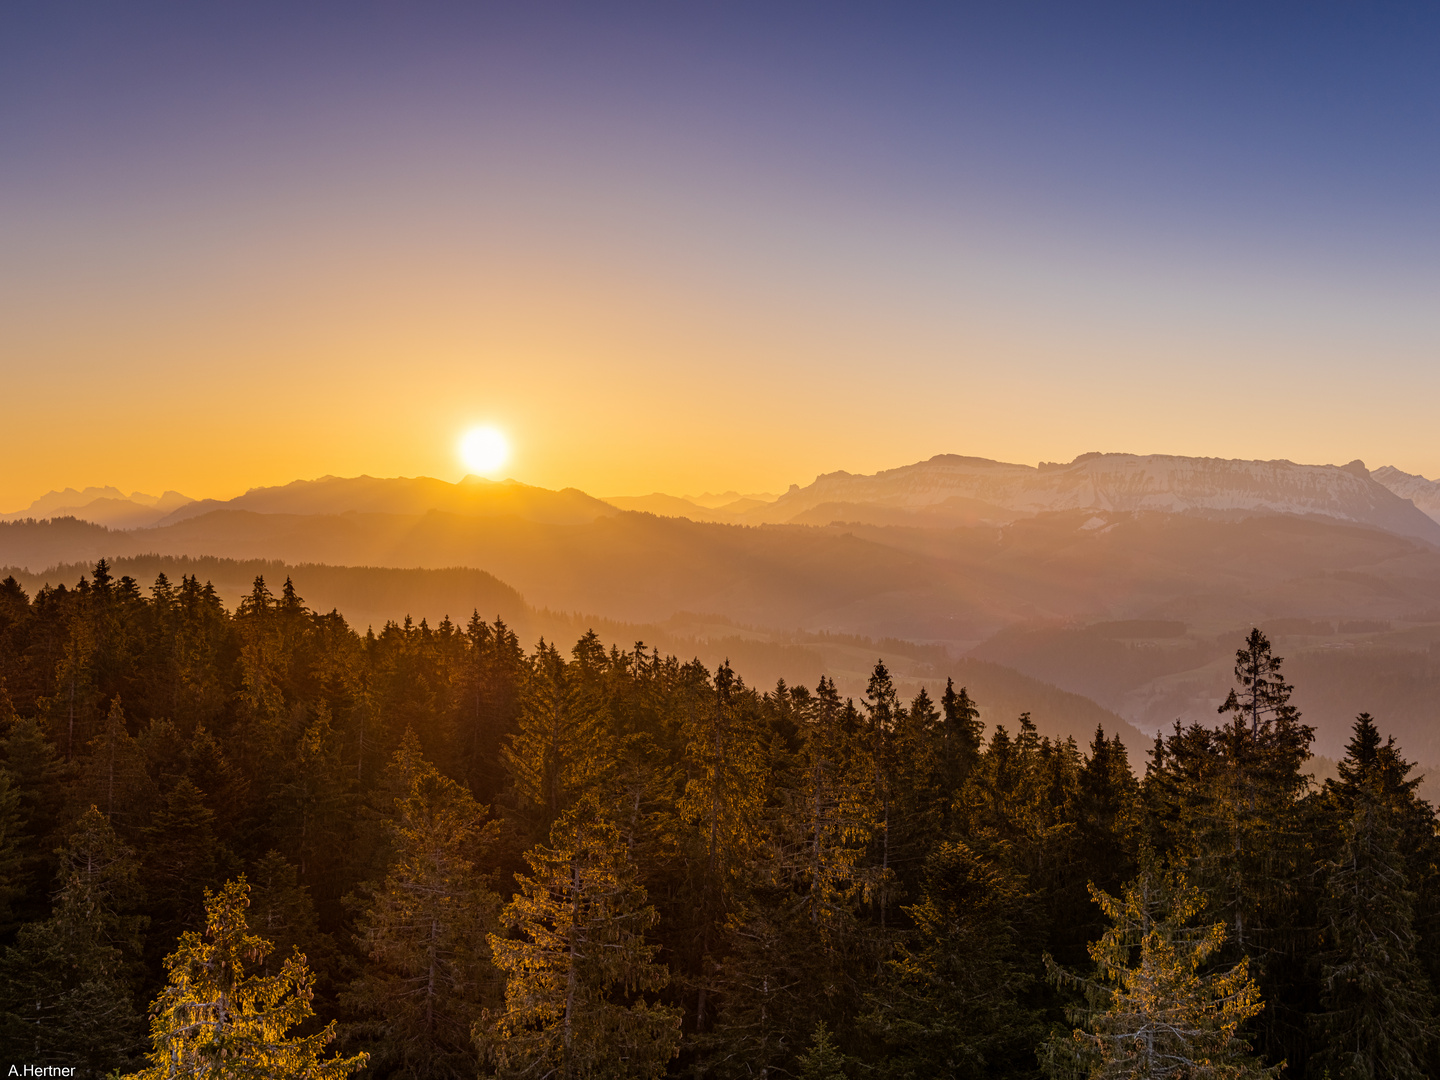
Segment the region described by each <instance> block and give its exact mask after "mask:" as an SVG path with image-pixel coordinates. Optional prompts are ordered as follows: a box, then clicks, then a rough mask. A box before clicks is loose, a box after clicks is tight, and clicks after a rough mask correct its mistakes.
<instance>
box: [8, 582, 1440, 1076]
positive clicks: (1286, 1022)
mask: <svg viewBox="0 0 1440 1080" xmlns="http://www.w3.org/2000/svg"><path fill="white" fill-rule="evenodd" d="M1236 645H1237V647H1238V648H1237V653H1236V658H1235V688H1234V692H1233V693H1232V694H1231V696H1230V698H1229V699H1227V700H1226V702H1225V703H1224V704H1223V705H1222V706H1221V711H1220V712H1219V713H1218V714H1217V716H1216V719H1215V722H1214V724H1212V725H1208V726H1207V725H1201V724H1192V725H1190V726H1188V727H1181V726H1180V725H1179V724H1178V723H1177V724H1176V725H1175V726H1174V728H1173V730H1172V731H1170V732H1169V733H1168V734H1165V735H1163V736H1161V737H1157V739H1156V740H1155V744H1154V746H1153V748H1152V750H1151V751H1150V753H1149V755H1148V757H1147V760H1145V761H1143V762H1135V763H1132V762H1131V761H1130V759H1129V756H1128V754H1127V751H1126V749H1125V747H1124V746H1123V745H1122V743H1121V741H1120V739H1119V738H1118V737H1117V736H1116V734H1115V733H1109V734H1107V733H1106V732H1105V731H1104V730H1097V731H1096V732H1095V734H1094V737H1093V739H1091V740H1090V741H1089V742H1088V743H1087V744H1085V745H1079V744H1077V743H1076V741H1075V740H1073V739H1054V738H1049V737H1046V736H1043V735H1042V734H1041V733H1040V732H1039V731H1038V730H1037V728H1036V726H1035V724H1034V723H1032V722H1031V719H1030V717H1029V715H1028V714H1022V715H1020V716H1019V717H1017V718H1016V719H1015V720H1014V721H1013V722H1012V723H1008V724H1003V725H994V726H992V727H990V728H989V729H988V730H987V729H986V727H985V726H984V725H982V724H981V722H980V720H979V713H978V710H977V708H976V705H975V702H974V701H972V700H971V698H970V695H969V694H968V692H967V690H966V689H965V687H963V686H956V685H954V683H953V681H947V682H946V683H945V685H943V686H941V685H936V686H933V687H927V688H924V689H922V690H921V691H920V692H919V693H918V694H916V695H915V696H914V697H912V698H910V699H909V700H903V699H902V698H901V696H900V695H899V694H898V693H897V691H896V688H895V684H894V682H893V681H892V679H891V677H890V674H889V672H888V671H887V670H886V669H885V666H884V664H883V663H877V664H876V666H875V669H874V672H873V674H872V676H871V678H870V681H869V685H868V687H867V689H866V693H865V694H864V695H863V696H862V697H861V698H859V699H858V700H851V699H848V698H843V697H842V696H841V695H840V694H839V693H838V692H837V690H836V688H835V686H834V684H833V683H831V682H830V681H829V680H827V679H824V678H822V679H821V680H820V681H819V683H818V684H817V685H816V686H814V687H813V688H807V687H804V686H788V685H786V684H785V683H783V682H780V683H778V684H777V685H775V686H772V687H768V688H761V687H756V686H751V685H748V684H747V683H746V682H745V680H744V678H743V674H744V673H743V672H737V671H734V670H732V669H731V668H730V666H729V664H728V663H726V664H722V665H720V666H719V667H718V669H713V670H712V669H710V668H707V667H706V666H705V665H704V664H702V663H700V662H699V661H690V662H683V661H681V660H680V659H678V658H676V657H673V656H662V655H661V654H660V653H659V652H658V651H656V650H654V649H647V648H646V647H645V646H644V645H643V644H642V643H638V642H637V643H635V644H634V645H633V646H631V647H628V648H623V649H622V648H620V647H617V646H614V645H611V646H608V647H607V646H606V645H605V644H604V643H602V641H601V640H600V639H599V637H598V636H597V635H596V634H594V633H587V634H585V635H584V636H582V637H580V639H579V640H578V641H576V642H574V643H569V642H566V643H564V644H563V645H562V644H561V643H557V642H547V641H544V640H541V641H539V642H537V643H536V644H534V645H533V646H529V647H527V646H526V645H525V644H523V643H522V642H521V641H520V640H519V639H518V638H517V636H516V634H515V633H514V632H512V631H511V629H510V628H509V627H508V626H507V625H506V624H505V623H504V622H503V621H501V620H500V619H496V620H494V621H493V622H486V621H485V620H484V619H482V618H481V617H480V616H479V614H478V613H476V614H474V615H472V616H471V618H470V619H469V620H468V621H467V622H465V624H464V625H460V624H457V623H453V622H451V621H450V620H449V619H448V618H446V619H444V620H443V621H441V622H440V623H439V624H438V625H436V626H434V627H431V626H430V625H428V624H427V623H425V622H423V621H422V622H421V623H420V624H418V625H415V624H412V623H411V621H410V620H408V619H407V620H405V621H404V622H403V623H399V624H396V623H390V624H387V625H386V626H385V627H384V628H383V629H381V630H380V631H379V632H378V633H376V632H367V633H365V634H360V633H357V632H356V631H355V630H353V629H352V628H351V627H350V626H349V625H348V624H347V623H346V621H345V619H344V618H343V617H342V615H341V614H340V613H338V612H334V611H332V612H330V613H328V614H327V613H322V612H317V611H312V610H310V609H309V608H308V607H307V606H306V604H305V603H304V601H303V599H302V598H301V597H300V596H299V595H297V593H296V591H295V589H294V587H293V585H292V584H291V582H290V581H289V580H288V579H287V580H286V581H285V582H284V583H283V585H280V586H279V587H278V592H276V591H272V589H271V587H270V585H269V584H267V582H266V581H265V580H264V579H263V578H256V579H255V582H254V586H253V588H252V590H251V592H250V593H249V594H248V595H247V596H246V597H245V598H244V599H243V600H242V601H241V602H240V603H239V605H238V606H237V607H236V608H235V610H233V611H230V610H227V609H226V607H225V605H224V604H223V603H222V602H221V600H220V599H219V597H218V596H217V594H216V592H215V590H214V589H213V588H211V587H210V586H209V585H207V584H202V583H201V582H200V581H199V580H198V579H197V578H195V577H191V576H182V578H181V580H180V581H178V582H172V581H170V580H168V579H167V578H166V577H165V575H164V574H161V575H159V576H158V577H157V578H156V580H155V581H154V582H153V583H152V584H150V585H148V586H144V587H142V585H141V584H140V583H139V582H137V581H135V580H133V579H131V578H129V577H120V578H118V579H117V578H115V577H114V576H113V575H112V573H111V570H110V567H109V566H108V565H107V564H106V563H105V562H104V561H103V560H102V561H101V562H100V563H98V564H97V565H96V566H95V567H94V570H93V572H92V573H90V574H89V575H86V576H83V577H81V578H80V580H79V582H78V583H77V584H76V585H75V586H74V587H66V586H60V587H55V588H50V587H46V588H44V589H41V590H40V591H39V592H37V593H36V595H35V596H34V597H33V598H32V597H30V596H28V595H27V594H26V592H25V590H24V589H23V588H22V587H21V586H20V585H19V584H18V583H17V582H16V581H15V580H14V579H13V578H10V579H7V580H5V581H4V582H0V935H3V936H0V1045H3V1046H5V1047H6V1048H7V1049H8V1051H9V1052H10V1053H11V1054H13V1055H17V1056H16V1057H15V1063H17V1064H22V1063H24V1064H32V1065H60V1066H76V1067H79V1068H81V1069H82V1070H84V1071H85V1073H88V1074H90V1075H99V1074H101V1073H105V1072H110V1071H113V1070H119V1071H120V1072H121V1073H122V1074H133V1075H140V1076H145V1077H157V1078H158V1077H162V1076H180V1075H186V1076H196V1075H215V1076H220V1075H233V1076H254V1077H262V1076H281V1075H284V1076H291V1075H296V1076H298V1075H308V1076H316V1077H319V1076H330V1077H340V1076H344V1075H352V1074H355V1073H356V1072H357V1070H359V1075H364V1076H376V1077H387V1078H388V1077H395V1078H402V1077H413V1078H417V1080H418V1078H421V1077H427V1078H428V1077H440V1078H444V1077H474V1076H477V1075H495V1076H504V1077H522V1076H537V1077H539V1076H554V1077H574V1078H580V1077H586V1078H589V1077H617V1078H618V1077H660V1076H665V1075H676V1076H678V1075H686V1076H694V1077H717V1078H726V1077H749V1076H759V1075H765V1076H771V1077H803V1078H809V1080H820V1078H824V1080H834V1078H836V1077H848V1078H851V1080H858V1078H859V1077H871V1076H877V1077H887V1078H888V1077H894V1078H897V1080H898V1078H901V1077H957V1078H958V1077H982V1076H983V1077H1038V1076H1041V1075H1049V1076H1055V1077H1062V1076H1063V1077H1069V1076H1076V1077H1079V1076H1091V1077H1111V1076H1114V1077H1120V1076H1147V1077H1148V1076H1156V1077H1159V1076H1166V1077H1171V1076H1173V1077H1192V1078H1200V1077H1246V1076H1255V1077H1258V1076H1263V1075H1268V1074H1271V1073H1273V1072H1274V1071H1275V1070H1277V1069H1279V1068H1280V1067H1281V1066H1282V1064H1283V1066H1284V1068H1285V1075H1286V1076H1292V1077H1307V1076H1309V1077H1320V1076H1324V1075H1327V1073H1328V1075H1329V1076H1331V1077H1335V1078H1337V1080H1338V1078H1341V1077H1372V1076H1387V1077H1423V1076H1428V1075H1436V1074H1437V1072H1440V1060H1437V1056H1436V1050H1437V1046H1436V1034H1437V1027H1436V1015H1437V1006H1436V999H1435V995H1434V990H1433V988H1434V986H1435V981H1436V978H1437V975H1440V923H1437V919H1440V845H1437V840H1436V828H1435V816H1434V813H1433V811H1432V809H1431V807H1430V806H1429V804H1428V803H1426V802H1425V801H1424V800H1423V799H1421V798H1419V797H1418V795H1417V794H1416V790H1415V789H1416V786H1417V784H1418V779H1417V777H1416V776H1415V775H1414V767H1413V765H1412V764H1411V763H1410V762H1408V761H1407V760H1406V759H1405V757H1404V754H1403V752H1402V750H1401V748H1400V747H1398V746H1397V745H1396V744H1395V742H1394V740H1393V739H1388V738H1386V737H1385V736H1384V735H1383V734H1382V732H1381V729H1380V726H1379V724H1378V723H1377V721H1376V720H1375V719H1373V718H1372V717H1370V716H1369V715H1368V714H1362V715H1361V716H1360V717H1358V718H1357V719H1356V721H1355V724H1354V730H1353V736H1352V739H1351V741H1350V744H1349V747H1348V751H1347V754H1346V756H1345V758H1344V760H1343V761H1342V762H1341V763H1340V766H1339V775H1338V777H1336V778H1334V779H1331V780H1327V781H1326V782H1325V783H1324V784H1323V785H1317V784H1316V783H1315V782H1314V781H1313V779H1312V778H1311V777H1310V775H1309V774H1308V773H1307V762H1308V760H1309V758H1310V747H1311V742H1312V739H1313V731H1312V730H1311V728H1310V727H1308V726H1307V725H1306V724H1305V723H1304V722H1303V718H1302V717H1301V716H1300V715H1299V713H1298V712H1297V710H1296V709H1295V708H1294V706H1293V705H1292V704H1291V702H1290V697H1291V690H1292V688H1291V686H1290V685H1289V684H1287V683H1286V682H1285V675H1284V667H1283V662H1282V660H1281V658H1279V657H1276V656H1275V655H1274V654H1273V652H1272V650H1271V646H1270V642H1269V641H1268V640H1267V639H1266V637H1265V635H1264V634H1262V633H1261V632H1260V631H1259V630H1256V631H1253V632H1252V633H1251V634H1250V635H1249V636H1248V637H1247V638H1246V639H1245V640H1244V641H1241V642H1237V643H1236ZM7 1064H8V1062H7Z"/></svg>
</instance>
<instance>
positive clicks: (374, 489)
mask: <svg viewBox="0 0 1440 1080" xmlns="http://www.w3.org/2000/svg"><path fill="white" fill-rule="evenodd" d="M222 509H223V510H244V511H249V512H252V513H257V514H300V515H313V514H346V513H363V514H406V515H413V514H424V513H427V512H429V511H431V510H438V511H442V512H445V513H450V514H462V515H468V516H477V517H519V518H523V519H525V520H526V521H543V522H548V523H551V524H576V523H579V522H585V521H593V520H595V519H596V518H598V517H606V516H608V515H610V514H614V513H615V509H614V508H613V507H611V506H609V505H607V504H606V503H604V502H601V501H600V500H599V499H595V498H591V497H590V496H589V495H586V494H585V493H584V492H583V491H577V490H576V489H574V488H566V489H564V490H563V491H550V490H548V489H546V488H537V487H531V486H530V485H529V484H521V483H518V482H517V481H514V480H504V481H495V480H484V479H482V478H480V477H478V476H467V477H466V478H465V479H464V480H461V481H460V482H459V483H458V484H452V483H449V482H448V481H445V480H436V479H434V478H432V477H428V476H417V477H413V478H412V477H389V478H376V477H373V476H356V477H349V478H345V477H337V476H323V477H321V478H320V479H319V480H296V481H295V482H293V483H290V484H285V485H284V486H283V487H267V488H252V489H251V490H249V491H247V492H246V493H245V494H244V495H240V496H237V497H236V498H234V499H230V500H228V501H225V502H217V501H216V500H214V499H204V500H201V501H199V502H194V503H191V504H189V505H188V506H184V507H181V508H180V509H178V510H177V511H175V512H174V513H172V514H170V515H169V516H168V517H167V518H165V519H164V520H163V521H161V522H160V523H159V524H161V525H171V524H174V523H176V522H180V521H185V520H187V519H189V518H193V517H198V516H200V515H202V514H208V513H211V512H213V511H215V510H222Z"/></svg>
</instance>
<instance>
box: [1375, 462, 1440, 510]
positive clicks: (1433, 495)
mask: <svg viewBox="0 0 1440 1080" xmlns="http://www.w3.org/2000/svg"><path fill="white" fill-rule="evenodd" d="M1370 475H1371V476H1373V477H1374V478H1375V479H1376V480H1377V481H1378V482H1379V483H1381V484H1384V485H1385V486H1386V487H1387V488H1389V489H1390V490H1391V491H1393V492H1394V493H1395V494H1396V495H1399V496H1400V498H1402V499H1409V500H1410V501H1411V502H1413V503H1414V504H1415V505H1416V506H1417V507H1419V508H1420V510H1421V511H1423V512H1424V513H1425V514H1426V515H1428V516H1429V517H1431V518H1433V519H1434V520H1436V521H1440V481H1437V480H1426V479H1425V477H1423V476H1416V475H1415V474H1414V473H1407V472H1401V471H1400V470H1399V469H1397V468H1395V467H1394V466H1393V465H1382V466H1380V468H1378V469H1376V470H1375V471H1374V472H1372V473H1371V474H1370Z"/></svg>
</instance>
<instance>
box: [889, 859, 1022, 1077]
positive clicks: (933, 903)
mask: <svg viewBox="0 0 1440 1080" xmlns="http://www.w3.org/2000/svg"><path fill="white" fill-rule="evenodd" d="M925 871H926V872H925V886H924V891H923V893H922V895H921V897H920V899H919V901H918V902H917V903H916V904H914V905H913V906H911V907H910V908H909V909H908V914H909V916H910V918H911V921H912V923H913V931H912V932H911V933H910V934H909V935H907V939H906V940H905V941H904V942H902V944H901V945H900V946H899V948H898V950H897V955H896V956H895V958H893V959H892V960H891V961H890V962H889V964H888V965H887V969H888V970H887V972H886V977H885V979H884V980H883V982H882V983H881V984H880V985H879V986H878V987H877V989H876V990H875V992H874V993H873V994H872V997H871V1009H870V1012H869V1015H868V1017H867V1020H868V1022H869V1024H870V1025H871V1026H872V1027H873V1028H874V1029H875V1030H876V1031H877V1033H878V1034H879V1036H880V1037H881V1039H882V1040H883V1041H884V1045H885V1053H884V1057H883V1064H882V1066H881V1073H882V1075H887V1076H894V1077H921V1076H925V1077H935V1078H937V1080H938V1078H947V1080H948V1078H955V1080H958V1078H962V1077H963V1078H972V1077H973V1078H977V1080H978V1078H980V1077H989V1076H995V1075H997V1074H1003V1073H1005V1072H1008V1071H1021V1070H1024V1068H1025V1067H1026V1066H1027V1065H1029V1064H1030V1063H1031V1062H1032V1061H1033V1047H1034V1045H1035V1043H1036V1042H1037V1041H1038V1039H1039V1036H1040V1030H1041V1029H1040V1025H1039V1022H1038V1017H1037V1015H1036V1013H1035V1012H1034V1011H1033V1009H1031V1008H1029V1007H1028V1006H1027V1005H1026V1004H1024V1003H1023V1002H1022V999H1023V998H1024V996H1025V994H1026V990H1027V988H1028V986H1029V984H1030V983H1031V982H1032V981H1033V976H1032V975H1031V973H1030V970H1029V969H1030V968H1031V967H1032V966H1033V962H1034V956H1033V953H1032V954H1031V956H1030V957H1029V958H1028V960H1029V962H1028V963H1027V957H1026V956H1025V952H1026V948H1027V939H1028V941H1029V942H1032V943H1033V941H1034V938H1035V934H1034V921H1035V920H1034V916H1033V914H1032V913H1031V912H1030V911H1029V910H1028V909H1029V908H1030V903H1029V900H1028V898H1027V897H1026V896H1025V894H1024V890H1023V888H1022V886H1021V885H1020V883H1019V882H1018V881H1016V880H1015V879H1014V878H1013V877H1012V876H1011V875H1009V874H1006V873H1005V872H1004V871H1003V870H1001V869H1000V868H998V867H995V866H993V865H992V864H990V863H988V862H987V861H986V860H984V859H982V858H980V857H979V856H977V855H976V854H975V853H974V852H973V851H971V850H970V848H968V847H967V846H966V845H965V844H963V843H960V842H946V843H943V844H941V845H940V847H939V848H938V849H937V850H936V851H935V852H934V854H932V855H931V856H930V859H929V861H928V862H927V864H926V868H925ZM1032 947H1033V945H1032Z"/></svg>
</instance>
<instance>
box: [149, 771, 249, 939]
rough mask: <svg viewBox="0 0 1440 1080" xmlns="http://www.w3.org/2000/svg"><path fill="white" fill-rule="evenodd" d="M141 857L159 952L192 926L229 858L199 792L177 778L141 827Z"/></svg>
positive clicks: (185, 780)
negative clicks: (143, 826) (216, 837)
mask: <svg viewBox="0 0 1440 1080" xmlns="http://www.w3.org/2000/svg"><path fill="white" fill-rule="evenodd" d="M143 835H144V840H145V844H144V849H143V850H144V858H143V862H144V864H145V868H146V871H147V876H146V881H147V885H148V890H147V891H148V892H149V900H150V910H151V912H152V913H153V915H154V929H155V934H154V935H153V937H154V943H155V945H156V946H157V947H158V948H161V949H164V948H165V947H166V946H167V945H168V944H169V943H170V942H172V941H174V940H175V938H176V937H177V936H178V935H179V933H180V932H181V931H182V930H184V929H186V928H188V927H191V926H194V925H195V924H196V923H197V921H198V919H199V917H200V914H201V902H202V896H203V894H204V893H205V892H207V891H208V890H209V887H210V885H211V884H213V883H214V882H215V881H216V879H217V877H219V876H220V874H221V873H222V872H223V868H225V867H227V866H228V865H229V864H230V863H231V861H232V859H233V856H232V855H231V854H230V853H229V852H228V851H225V850H223V849H222V848H221V847H220V845H219V843H218V842H217V841H216V839H215V815H214V813H213V812H212V811H211V810H210V808H209V807H208V806H206V805H205V793H204V792H203V791H201V790H200V789H199V788H197V787H196V786H195V785H194V784H192V783H191V782H190V778H189V777H185V776H182V777H181V778H180V779H179V780H178V781H177V782H176V784H175V786H174V787H173V788H171V789H170V793H169V795H167V796H166V798H165V801H164V802H163V803H162V804H161V806H160V809H159V810H157V811H156V812H155V814H154V815H153V817H152V818H151V821H150V824H149V825H147V826H146V827H145V829H144V833H143Z"/></svg>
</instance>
